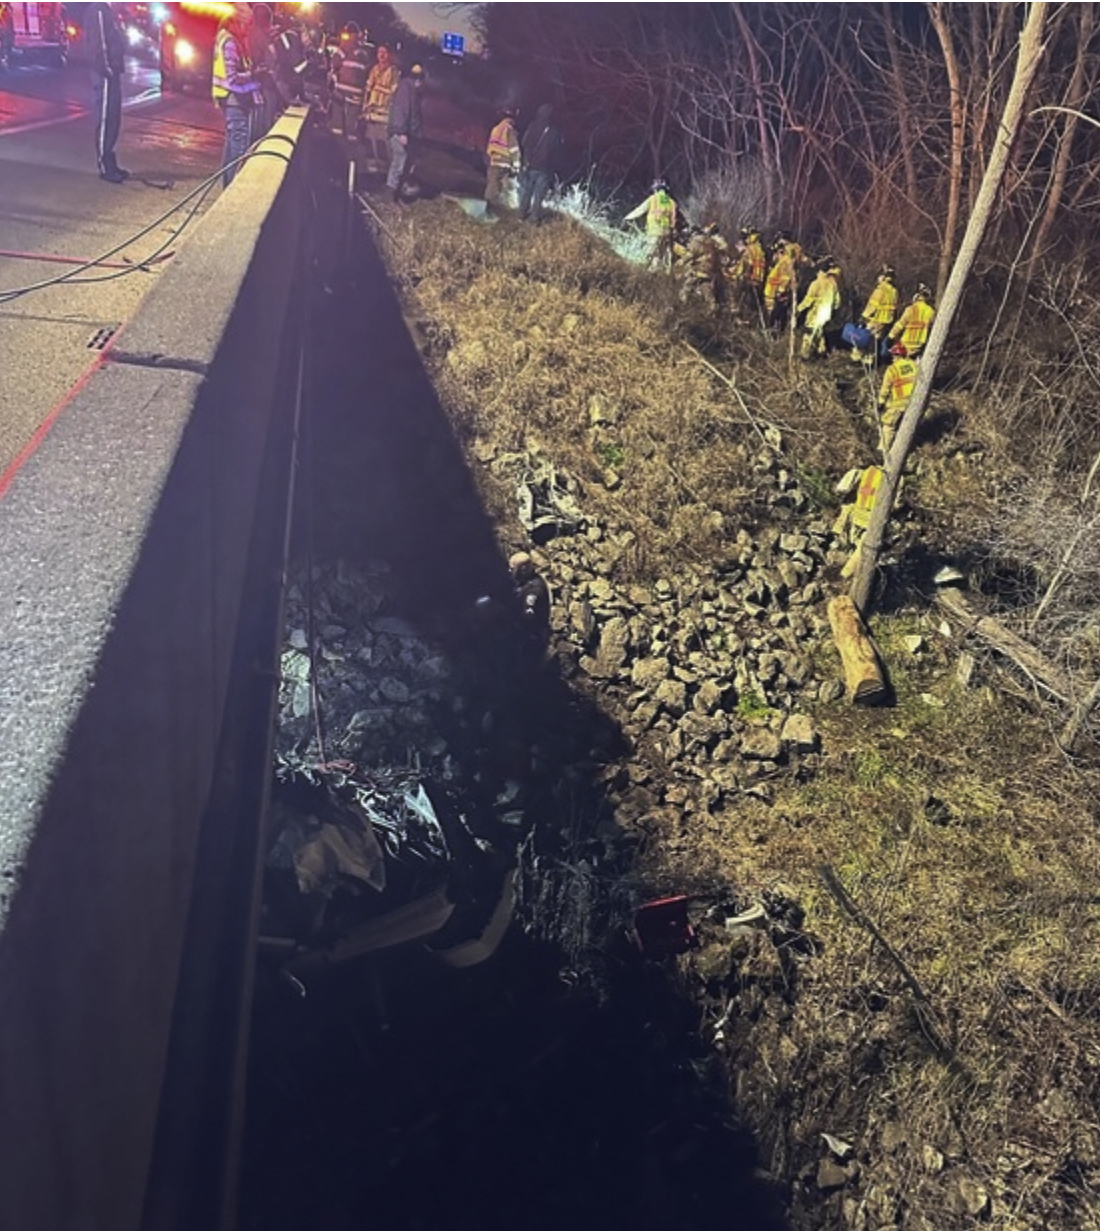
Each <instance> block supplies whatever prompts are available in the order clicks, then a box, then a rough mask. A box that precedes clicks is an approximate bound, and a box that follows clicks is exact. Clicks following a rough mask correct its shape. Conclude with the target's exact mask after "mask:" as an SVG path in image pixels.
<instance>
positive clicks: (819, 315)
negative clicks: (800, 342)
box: [798, 273, 840, 329]
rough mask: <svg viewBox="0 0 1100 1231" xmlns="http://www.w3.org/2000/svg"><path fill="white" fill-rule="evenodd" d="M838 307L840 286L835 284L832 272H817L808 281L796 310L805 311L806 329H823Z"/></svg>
mask: <svg viewBox="0 0 1100 1231" xmlns="http://www.w3.org/2000/svg"><path fill="white" fill-rule="evenodd" d="M839 307H840V287H838V286H837V284H836V278H835V277H833V275H832V274H828V273H819V274H818V275H817V277H816V278H815V279H814V280H813V281H812V282H811V283H810V286H809V290H807V292H806V295H805V297H804V298H803V300H802V302H801V303H800V304H799V305H798V310H799V312H805V313H806V326H807V328H808V329H823V328H824V327H825V326H826V325H827V324H828V323H829V322H830V321H831V320H832V319H833V313H834V312H835V311H836V310H837V308H839Z"/></svg>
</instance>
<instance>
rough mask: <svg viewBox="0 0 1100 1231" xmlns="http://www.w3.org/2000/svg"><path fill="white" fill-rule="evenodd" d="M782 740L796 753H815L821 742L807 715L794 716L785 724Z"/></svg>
mask: <svg viewBox="0 0 1100 1231" xmlns="http://www.w3.org/2000/svg"><path fill="white" fill-rule="evenodd" d="M780 738H781V739H782V741H783V743H784V744H786V745H787V747H788V748H791V749H793V750H794V751H795V752H814V751H816V749H817V745H818V740H819V736H818V734H817V729H816V727H815V726H814V724H813V722H812V721H811V720H810V719H809V718H808V717H807V716H806V715H805V714H792V715H791V716H790V717H789V718H788V719H787V721H786V722H785V723H784V724H783V730H782V732H781V734H780Z"/></svg>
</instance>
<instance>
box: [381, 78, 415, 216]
mask: <svg viewBox="0 0 1100 1231" xmlns="http://www.w3.org/2000/svg"><path fill="white" fill-rule="evenodd" d="M423 88H424V70H423V69H422V68H421V67H420V65H419V64H414V65H413V66H412V68H411V69H409V75H408V76H407V77H402V78H401V80H400V81H399V82H398V85H397V89H396V90H395V91H394V95H393V102H391V103H390V118H389V120H388V121H387V123H386V136H387V138H388V140H389V146H390V169H389V173H388V174H387V176H386V187H387V188H388V189H389V190H390V191H391V192H392V193H393V199H394V200H395V201H400V200H401V194H402V192H403V191H404V188H405V181H406V180H407V179H408V178H409V176H410V175H411V174H412V170H413V166H414V164H415V161H416V142H417V139H418V138H419V136H420V128H421V118H420V102H421V91H422V90H423Z"/></svg>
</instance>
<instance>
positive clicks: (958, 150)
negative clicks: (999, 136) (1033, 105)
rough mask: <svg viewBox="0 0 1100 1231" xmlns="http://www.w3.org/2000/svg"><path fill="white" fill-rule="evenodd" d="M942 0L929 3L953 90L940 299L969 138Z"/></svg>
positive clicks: (938, 284) (951, 249)
mask: <svg viewBox="0 0 1100 1231" xmlns="http://www.w3.org/2000/svg"><path fill="white" fill-rule="evenodd" d="M945 7H946V6H945V5H944V4H942V3H932V4H929V6H928V12H929V16H930V17H931V18H932V25H933V27H934V28H935V31H936V37H937V38H938V39H939V40H940V47H941V49H942V50H943V62H944V65H945V67H946V69H947V83H948V86H949V87H950V90H951V163H950V170H949V172H948V183H947V221H946V222H945V224H944V228H943V243H942V246H941V248H940V267H939V271H938V272H937V274H936V301H937V303H938V302H939V301H940V300H941V299H942V298H943V295H944V290H945V288H946V286H947V274H948V271H949V270H950V268H951V261H952V258H953V257H954V255H955V232H956V231H957V230H958V226H959V204H960V202H961V200H962V182H963V153H964V142H965V139H966V102H965V100H964V98H963V91H962V78H961V76H960V73H959V60H958V56H957V55H956V54H955V41H954V39H953V38H952V35H951V26H950V25H949V24H948V23H949V20H950V19H949V18H948V16H947V13H946V11H945Z"/></svg>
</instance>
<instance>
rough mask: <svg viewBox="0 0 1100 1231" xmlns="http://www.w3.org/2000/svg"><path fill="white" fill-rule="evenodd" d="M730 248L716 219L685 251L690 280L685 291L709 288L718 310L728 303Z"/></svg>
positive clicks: (703, 229) (695, 237)
mask: <svg viewBox="0 0 1100 1231" xmlns="http://www.w3.org/2000/svg"><path fill="white" fill-rule="evenodd" d="M729 261H730V248H729V244H727V243H726V241H725V239H724V238H723V237H722V236H721V235H720V234H719V232H718V224H717V223H716V222H708V223H707V224H706V226H704V227H702V228H701V229H699V230H698V231H697V232H696V233H695V234H694V235H693V236H692V237H691V239H690V240H689V241H688V244H687V250H686V253H685V265H686V274H687V277H686V280H685V286H684V290H685V291H686V292H691V291H692V290H700V291H701V290H704V289H706V290H707V291H708V292H709V293H710V298H711V302H712V303H713V304H714V308H715V310H716V311H718V312H721V311H722V309H723V308H724V307H725V306H726V288H727V285H728V284H727V279H726V271H727V270H728V268H729Z"/></svg>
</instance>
